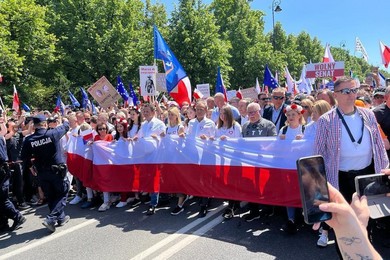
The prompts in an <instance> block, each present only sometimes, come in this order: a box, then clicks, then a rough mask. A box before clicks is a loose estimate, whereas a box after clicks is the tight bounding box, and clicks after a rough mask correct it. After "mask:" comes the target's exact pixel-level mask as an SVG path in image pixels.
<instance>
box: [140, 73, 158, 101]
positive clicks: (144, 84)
mask: <svg viewBox="0 0 390 260" xmlns="http://www.w3.org/2000/svg"><path fill="white" fill-rule="evenodd" d="M139 77H140V89H141V95H142V96H155V95H156V82H157V66H139Z"/></svg>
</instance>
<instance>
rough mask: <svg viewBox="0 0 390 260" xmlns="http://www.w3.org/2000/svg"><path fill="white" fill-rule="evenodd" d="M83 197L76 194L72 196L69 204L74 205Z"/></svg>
mask: <svg viewBox="0 0 390 260" xmlns="http://www.w3.org/2000/svg"><path fill="white" fill-rule="evenodd" d="M82 200H83V199H82V198H81V197H80V196H76V197H74V198H73V199H72V200H71V201H70V202H69V204H70V205H76V204H78V203H79V202H80V201H82Z"/></svg>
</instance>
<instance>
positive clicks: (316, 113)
mask: <svg viewBox="0 0 390 260" xmlns="http://www.w3.org/2000/svg"><path fill="white" fill-rule="evenodd" d="M330 109H331V106H330V104H329V103H328V102H327V101H325V100H317V101H316V102H314V104H313V107H312V114H311V120H312V121H311V122H310V123H309V124H307V125H306V129H305V138H314V136H315V134H316V130H317V120H318V118H320V116H322V115H323V114H325V113H326V112H328V111H329V110H330Z"/></svg>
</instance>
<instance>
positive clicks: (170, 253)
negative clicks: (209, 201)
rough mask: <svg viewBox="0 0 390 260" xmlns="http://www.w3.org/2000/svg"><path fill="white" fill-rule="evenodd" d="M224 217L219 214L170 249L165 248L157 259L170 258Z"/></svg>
mask: <svg viewBox="0 0 390 260" xmlns="http://www.w3.org/2000/svg"><path fill="white" fill-rule="evenodd" d="M223 219H224V218H223V217H222V216H219V217H217V218H215V219H213V220H212V221H211V222H209V223H207V225H204V226H203V227H201V228H199V229H198V230H196V231H195V232H194V233H192V234H189V235H187V237H186V238H185V239H183V240H181V241H180V242H179V243H176V244H175V245H174V246H172V247H170V248H169V249H167V250H165V251H164V252H162V253H161V254H159V255H158V256H157V257H156V258H154V259H155V260H161V259H169V258H170V257H171V256H173V255H174V254H176V253H177V252H179V251H180V250H182V249H183V248H185V247H186V246H188V245H189V244H191V243H192V242H194V241H195V240H196V239H198V238H199V237H201V236H203V235H204V234H205V233H206V232H207V231H209V230H210V229H212V228H213V227H215V226H216V225H218V224H220V223H221V222H222V221H223ZM183 236H184V235H183Z"/></svg>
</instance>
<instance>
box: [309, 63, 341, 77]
mask: <svg viewBox="0 0 390 260" xmlns="http://www.w3.org/2000/svg"><path fill="white" fill-rule="evenodd" d="M341 76H344V61H336V62H325V63H309V64H307V65H306V78H335V77H341Z"/></svg>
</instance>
